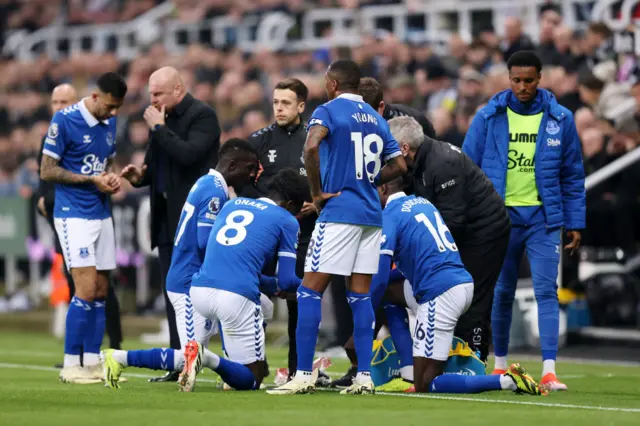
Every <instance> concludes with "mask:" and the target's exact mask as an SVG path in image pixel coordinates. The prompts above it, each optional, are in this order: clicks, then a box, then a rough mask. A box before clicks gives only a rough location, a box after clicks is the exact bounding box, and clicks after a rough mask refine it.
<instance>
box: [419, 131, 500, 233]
mask: <svg viewBox="0 0 640 426" xmlns="http://www.w3.org/2000/svg"><path fill="white" fill-rule="evenodd" d="M414 160H415V161H414V165H413V168H412V169H413V170H412V173H413V191H414V192H415V194H416V195H418V196H420V197H423V198H426V199H427V200H429V201H431V202H432V203H433V204H434V205H435V206H436V208H437V209H438V210H439V211H440V214H441V215H442V219H443V220H444V222H445V224H446V225H447V227H448V228H449V230H450V231H451V234H452V235H453V239H454V240H455V242H456V243H457V244H458V245H463V244H465V243H469V242H472V241H473V242H475V243H477V242H482V241H490V240H493V239H495V238H497V237H501V236H502V235H503V234H504V233H505V232H508V231H509V230H510V229H511V220H510V219H509V215H508V213H507V209H506V207H505V206H504V201H502V199H501V198H500V196H499V195H498V193H497V192H496V190H495V189H494V187H493V184H492V183H491V181H490V180H489V179H488V178H487V176H486V175H485V174H484V172H483V171H482V170H481V169H480V168H479V167H478V166H476V165H475V164H474V163H473V161H471V159H470V158H469V157H467V155H466V154H464V153H462V152H461V150H460V148H458V147H456V146H454V145H451V144H449V143H446V142H441V141H438V140H435V139H431V138H429V137H426V136H425V138H424V142H423V143H422V145H420V148H418V152H417V153H416V156H415V159H414Z"/></svg>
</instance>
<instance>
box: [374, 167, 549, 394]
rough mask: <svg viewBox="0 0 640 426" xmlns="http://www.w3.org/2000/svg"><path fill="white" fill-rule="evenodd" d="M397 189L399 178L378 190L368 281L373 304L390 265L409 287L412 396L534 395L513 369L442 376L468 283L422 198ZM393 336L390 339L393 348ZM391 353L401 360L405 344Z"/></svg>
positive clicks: (468, 295)
mask: <svg viewBox="0 0 640 426" xmlns="http://www.w3.org/2000/svg"><path fill="white" fill-rule="evenodd" d="M402 188H403V181H402V179H401V178H399V179H396V180H394V181H392V182H389V183H388V184H386V185H382V186H380V187H379V188H378V193H379V195H380V200H381V203H382V205H383V206H385V208H384V211H383V229H382V232H383V238H382V241H383V243H382V247H381V250H380V263H379V272H378V274H376V275H375V276H374V279H373V283H372V299H373V301H374V304H376V303H379V300H380V299H381V294H384V292H385V288H386V286H387V283H388V280H389V272H390V269H391V261H392V260H393V261H395V263H396V266H397V269H398V270H399V271H400V272H402V274H403V275H404V276H405V277H406V278H407V280H408V281H409V282H410V283H411V290H412V291H409V292H405V295H406V296H407V297H408V298H414V299H415V300H414V301H413V302H412V303H411V304H413V305H414V306H415V308H414V309H415V311H416V319H417V323H416V327H415V332H414V335H413V360H414V361H413V363H414V378H415V390H416V391H417V392H439V393H475V392H483V391H489V390H501V389H510V390H514V391H519V392H524V393H531V394H539V393H540V391H539V389H538V385H537V384H536V382H535V381H534V380H533V379H532V378H531V377H530V376H529V375H528V374H527V373H526V371H525V370H524V369H523V368H522V367H520V366H519V365H517V364H514V365H512V366H511V368H510V369H509V371H508V372H507V373H506V374H504V375H497V376H462V375H456V374H446V375H443V372H444V366H445V363H446V361H447V358H448V357H449V349H450V348H451V343H452V341H453V332H454V329H455V327H456V324H457V322H458V319H459V318H460V316H461V315H462V314H463V313H464V312H465V311H466V310H467V309H468V308H469V306H470V305H471V300H472V298H473V282H472V279H471V276H470V275H469V273H468V272H467V271H466V270H465V268H464V266H463V264H462V260H461V259H460V255H459V254H458V248H457V247H456V245H455V243H454V242H453V239H452V237H451V235H450V232H449V229H448V228H447V226H446V225H445V224H444V221H443V220H442V217H441V216H440V213H439V212H438V210H437V209H436V208H435V207H434V206H433V204H431V203H430V202H429V201H427V200H426V199H424V198H421V197H416V196H413V195H410V196H407V195H406V194H405V193H404V192H402ZM406 293H408V294H406ZM411 304H410V305H411ZM416 305H417V306H416ZM406 329H408V325H407V327H406ZM394 331H395V330H392V338H393V340H394V342H396V338H394V336H393V332H394ZM402 341H403V342H406V341H408V339H402ZM396 350H398V352H399V355H400V358H401V359H402V358H406V352H407V351H408V348H407V347H406V344H405V345H399V346H398V347H396ZM403 355H404V356H403Z"/></svg>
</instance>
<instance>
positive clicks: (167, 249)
mask: <svg viewBox="0 0 640 426" xmlns="http://www.w3.org/2000/svg"><path fill="white" fill-rule="evenodd" d="M172 253H173V244H163V245H159V246H158V254H159V255H160V256H159V260H160V275H162V294H164V305H165V308H166V312H167V321H169V346H170V347H171V349H178V350H179V349H180V347H181V346H180V335H178V326H177V324H176V313H175V311H174V310H173V305H172V304H171V301H170V300H169V295H168V294H167V274H168V273H169V266H171V254H172Z"/></svg>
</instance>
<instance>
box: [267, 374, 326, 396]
mask: <svg viewBox="0 0 640 426" xmlns="http://www.w3.org/2000/svg"><path fill="white" fill-rule="evenodd" d="M317 380H318V370H317V369H314V370H313V371H312V372H311V376H302V375H301V374H298V373H296V375H295V376H294V377H293V379H291V381H289V382H287V383H285V384H284V385H282V386H278V387H277V388H273V389H269V390H267V393H268V394H269V395H297V394H303V393H315V391H316V381H317Z"/></svg>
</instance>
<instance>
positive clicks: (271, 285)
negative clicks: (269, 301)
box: [260, 274, 278, 297]
mask: <svg viewBox="0 0 640 426" xmlns="http://www.w3.org/2000/svg"><path fill="white" fill-rule="evenodd" d="M260 292H262V293H264V294H266V295H267V296H269V297H271V296H273V295H274V294H276V293H277V292H278V279H277V278H276V277H270V276H268V275H264V274H260Z"/></svg>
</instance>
